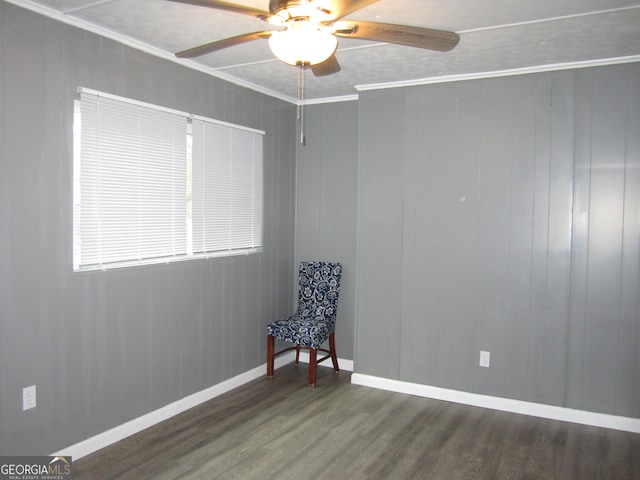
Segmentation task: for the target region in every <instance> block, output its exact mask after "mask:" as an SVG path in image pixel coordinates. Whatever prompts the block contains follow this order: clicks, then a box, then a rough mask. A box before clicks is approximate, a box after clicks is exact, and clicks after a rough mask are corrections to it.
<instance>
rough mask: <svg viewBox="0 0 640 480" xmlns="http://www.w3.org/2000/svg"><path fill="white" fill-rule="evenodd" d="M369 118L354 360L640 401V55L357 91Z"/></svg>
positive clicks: (452, 382)
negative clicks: (486, 355) (482, 360)
mask: <svg viewBox="0 0 640 480" xmlns="http://www.w3.org/2000/svg"><path fill="white" fill-rule="evenodd" d="M359 122H360V148H361V150H360V158H359V167H358V175H359V178H358V181H359V207H358V212H357V214H358V232H357V235H358V244H357V245H358V250H357V252H358V274H357V303H356V352H355V369H356V371H357V372H360V373H363V374H369V375H374V376H380V377H385V378H391V379H398V380H404V381H409V382H415V383H419V384H427V385H434V386H439V387H444V388H451V389H456V390H462V391H468V392H475V393H481V394H488V395H495V396H501V397H508V398H515V399H522V400H527V401H532V402H539V403H544V404H551V405H560V406H565V407H570V408H577V409H583V410H589V411H596V412H603V413H611V414H616V415H624V416H631V417H640V353H638V352H639V351H640V349H638V348H637V345H638V344H639V342H640V310H639V304H638V297H639V296H640V295H639V293H640V292H639V284H638V279H639V274H640V262H639V258H640V257H639V252H638V249H639V244H640V213H639V212H640V183H639V179H640V147H639V145H640V143H639V142H640V64H637V63H636V64H628V65H618V66H611V67H600V68H590V69H581V70H574V71H563V72H554V73H544V74H535V75H526V76H513V77H505V78H497V79H487V80H477V81H466V82H456V83H449V84H440V85H430V86H420V87H411V88H402V89H391V90H385V91H369V92H363V93H362V94H361V100H360V119H359ZM481 350H486V351H490V352H491V367H490V368H482V367H480V366H479V365H478V363H479V354H480V351H481Z"/></svg>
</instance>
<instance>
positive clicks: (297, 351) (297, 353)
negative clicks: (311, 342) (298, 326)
mask: <svg viewBox="0 0 640 480" xmlns="http://www.w3.org/2000/svg"><path fill="white" fill-rule="evenodd" d="M298 363H300V345H296V365H298Z"/></svg>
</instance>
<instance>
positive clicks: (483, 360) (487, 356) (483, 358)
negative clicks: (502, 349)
mask: <svg viewBox="0 0 640 480" xmlns="http://www.w3.org/2000/svg"><path fill="white" fill-rule="evenodd" d="M489 365H491V352H485V351H484V350H480V366H481V367H486V368H489Z"/></svg>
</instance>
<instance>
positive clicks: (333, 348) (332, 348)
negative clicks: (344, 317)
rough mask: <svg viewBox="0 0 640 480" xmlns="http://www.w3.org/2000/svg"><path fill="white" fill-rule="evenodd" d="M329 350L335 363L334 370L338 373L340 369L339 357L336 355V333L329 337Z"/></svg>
mask: <svg viewBox="0 0 640 480" xmlns="http://www.w3.org/2000/svg"><path fill="white" fill-rule="evenodd" d="M329 350H330V351H331V361H332V362H333V369H334V370H335V371H336V372H339V371H340V368H339V367H338V355H337V353H336V338H335V332H332V333H331V335H329Z"/></svg>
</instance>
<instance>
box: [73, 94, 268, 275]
mask: <svg viewBox="0 0 640 480" xmlns="http://www.w3.org/2000/svg"><path fill="white" fill-rule="evenodd" d="M78 107H79V108H78ZM191 122H193V129H192V133H190V132H189V131H190V123H191ZM74 135H75V138H74V140H75V161H74V270H83V269H94V268H107V267H109V266H123V265H132V264H133V265H137V264H141V263H156V262H166V261H170V260H176V259H186V258H196V257H202V256H212V255H216V254H234V253H243V252H250V251H257V250H258V249H259V248H260V246H261V239H262V134H261V132H257V131H253V130H249V129H244V128H242V127H237V126H234V125H230V124H223V123H220V122H215V121H213V120H209V119H204V118H197V119H193V120H192V119H191V117H190V116H189V115H188V114H186V113H183V112H178V111H173V110H169V109H164V108H160V107H156V106H153V105H148V104H143V103H140V102H135V101H131V100H127V99H122V98H120V97H114V96H111V95H106V94H100V93H99V92H94V91H90V90H86V89H82V90H81V94H80V100H79V105H77V108H76V118H75V127H74ZM190 135H192V138H191V139H190ZM188 140H191V142H189V141H188ZM190 143H192V144H193V149H191V148H189V146H190ZM192 152H193V153H192Z"/></svg>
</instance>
